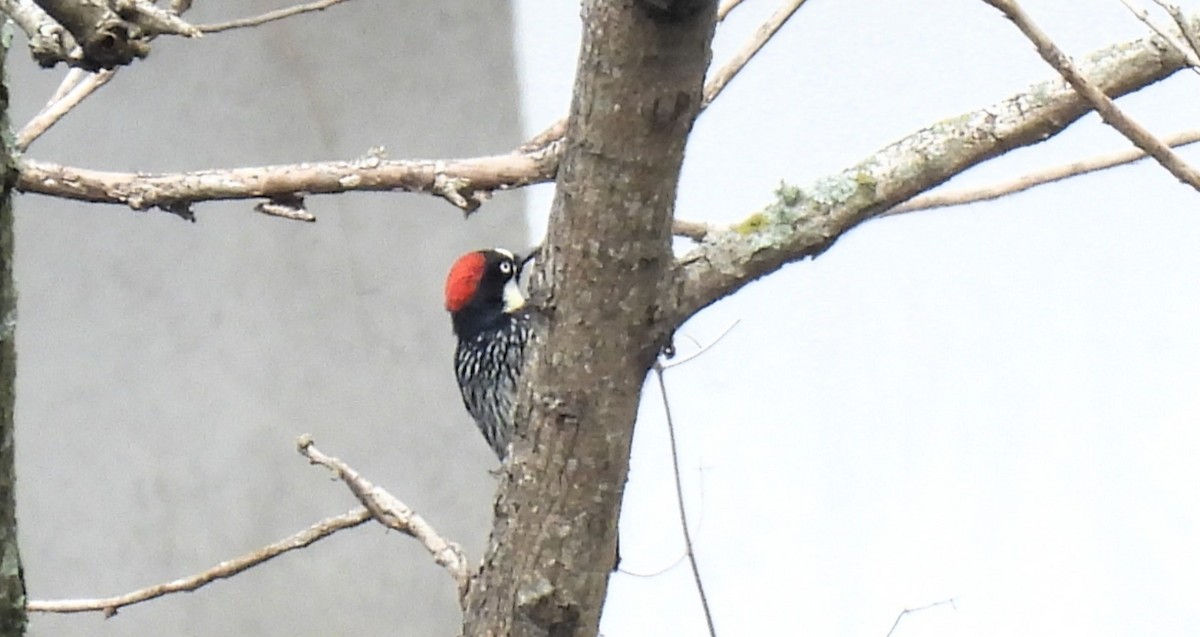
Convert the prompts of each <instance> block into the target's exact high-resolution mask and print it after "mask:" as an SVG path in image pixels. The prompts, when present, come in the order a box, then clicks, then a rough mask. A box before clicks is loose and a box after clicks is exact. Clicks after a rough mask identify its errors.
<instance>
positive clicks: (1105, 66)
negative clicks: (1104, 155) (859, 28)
mask: <svg viewBox="0 0 1200 637" xmlns="http://www.w3.org/2000/svg"><path fill="white" fill-rule="evenodd" d="M1185 64H1186V62H1185V60H1184V58H1183V56H1182V55H1181V54H1180V53H1179V52H1177V51H1175V50H1174V49H1173V48H1170V47H1167V46H1165V45H1163V44H1161V42H1160V41H1159V40H1158V39H1157V38H1152V37H1146V38H1141V39H1139V40H1134V41H1131V42H1121V43H1117V44H1115V45H1112V46H1109V47H1106V48H1103V49H1100V50H1097V51H1095V52H1093V53H1091V54H1090V55H1087V56H1085V57H1084V58H1082V59H1081V61H1080V63H1079V68H1080V70H1081V71H1082V73H1083V74H1084V75H1086V76H1088V77H1090V78H1091V81H1092V82H1094V83H1095V85H1097V86H1099V87H1100V88H1101V89H1102V90H1104V91H1105V92H1106V93H1108V94H1110V95H1112V96H1120V95H1124V94H1126V93H1129V92H1132V91H1135V90H1138V89H1140V88H1142V87H1144V86H1147V85H1149V84H1152V83H1154V82H1156V81H1158V80H1161V79H1163V78H1165V77H1167V76H1169V75H1171V74H1172V73H1174V72H1176V71H1178V70H1179V69H1181V68H1185ZM1089 110H1091V104H1090V102H1088V101H1087V100H1086V99H1084V98H1083V97H1082V96H1081V95H1080V94H1079V93H1078V92H1077V91H1075V90H1074V89H1073V88H1072V87H1071V86H1070V85H1069V84H1067V83H1065V82H1064V81H1063V80H1062V79H1060V78H1055V79H1053V80H1049V81H1046V82H1040V83H1037V84H1034V85H1032V86H1029V87H1028V88H1026V89H1025V91H1023V92H1021V93H1019V94H1017V95H1015V96H1013V97H1010V98H1008V99H1006V100H1003V101H1001V102H999V103H997V104H993V105H991V106H988V107H986V108H982V109H979V110H976V111H972V112H968V113H964V114H962V115H959V116H957V117H953V118H950V119H947V120H943V121H941V122H938V123H936V124H933V125H932V126H929V127H927V128H924V129H922V130H919V131H917V132H915V133H913V134H911V135H909V136H908V137H905V138H903V139H901V140H900V141H898V142H896V143H894V144H891V145H890V146H887V147H885V148H883V149H881V150H879V151H877V152H875V153H874V154H872V155H871V156H870V157H868V158H867V159H866V160H864V161H863V162H861V163H859V164H857V165H855V166H852V167H850V168H848V169H846V170H843V171H842V172H840V173H837V174H834V175H831V176H828V177H825V178H822V179H819V180H817V181H816V182H814V183H812V184H810V185H809V186H807V187H805V188H799V187H794V186H787V185H784V186H783V187H781V188H780V189H779V191H778V192H777V193H776V198H775V201H774V202H772V203H771V204H770V205H768V206H766V207H765V208H764V209H763V210H762V211H760V212H758V213H755V214H753V215H750V216H749V217H748V218H746V219H745V220H743V221H742V222H741V223H739V224H736V225H734V226H733V227H732V228H729V229H726V230H724V231H720V232H716V231H714V232H711V233H709V235H708V236H707V237H706V238H705V239H704V241H703V242H702V243H701V244H700V246H698V247H697V248H696V249H695V250H693V251H692V252H691V253H689V254H687V255H684V256H683V257H682V258H681V259H680V264H681V266H682V267H681V274H680V279H681V282H680V286H679V288H678V290H677V292H676V296H675V299H674V307H675V312H674V317H673V318H674V322H675V323H676V324H678V323H682V322H683V321H684V320H686V319H687V318H688V317H690V316H692V315H693V314H695V313H696V312H697V311H699V310H700V309H702V308H704V307H707V306H708V305H709V304H711V303H713V302H715V301H717V300H718V299H720V298H723V297H725V296H727V295H729V294H732V293H733V292H735V291H737V290H739V289H741V287H742V286H744V285H746V284H747V283H749V282H750V281H753V280H755V279H757V278H758V277H761V276H763V275H766V274H769V273H770V272H773V271H775V270H776V269H778V268H780V267H781V266H783V265H784V264H786V263H790V262H792V261H797V260H800V259H803V258H805V257H814V256H816V255H818V254H820V253H822V252H824V251H825V250H827V249H829V247H830V246H831V245H833V243H834V242H835V241H837V239H838V237H840V236H841V235H842V234H844V233H845V232H847V231H848V230H850V229H851V228H853V227H855V226H857V225H858V224H859V223H862V222H863V221H865V220H867V219H870V218H871V217H874V216H877V215H879V214H881V213H882V212H884V211H886V210H887V209H889V208H891V207H893V206H895V205H897V204H900V203H901V202H903V201H905V200H907V199H909V198H911V197H913V196H915V195H917V194H919V193H921V192H924V191H926V190H929V189H930V188H933V187H934V186H936V185H938V184H941V183H943V182H945V181H946V180H948V179H950V178H951V177H953V176H954V175H957V174H959V173H961V172H962V171H964V170H966V169H967V168H970V167H971V166H974V165H976V164H979V163H981V162H983V161H986V160H988V159H991V158H992V157H996V156H997V155H1000V154H1003V153H1005V152H1007V151H1009V150H1012V149H1014V148H1018V147H1021V146H1028V145H1031V144H1035V143H1038V142H1041V141H1044V140H1045V139H1047V138H1049V137H1051V136H1053V135H1055V134H1056V133H1058V132H1060V131H1062V130H1063V129H1064V128H1066V127H1067V126H1068V125H1070V124H1071V123H1073V122H1074V121H1075V120H1077V119H1079V118H1080V117H1082V116H1083V115H1084V114H1085V113H1087V112H1088V111H1089Z"/></svg>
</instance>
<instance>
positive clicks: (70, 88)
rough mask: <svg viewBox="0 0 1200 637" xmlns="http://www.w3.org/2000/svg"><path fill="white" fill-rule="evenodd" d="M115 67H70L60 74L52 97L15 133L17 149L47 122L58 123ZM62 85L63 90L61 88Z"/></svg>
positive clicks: (26, 145)
mask: <svg viewBox="0 0 1200 637" xmlns="http://www.w3.org/2000/svg"><path fill="white" fill-rule="evenodd" d="M116 72H117V71H116V69H103V70H100V71H97V72H96V73H88V72H86V71H84V70H82V69H71V70H70V71H69V72H68V73H67V76H66V77H64V78H63V82H62V84H60V85H59V89H58V90H57V91H55V94H54V97H52V98H51V99H50V102H49V103H47V104H46V106H45V107H43V108H42V110H41V112H39V113H38V114H37V115H35V116H34V117H33V119H31V120H29V122H28V123H26V124H25V126H24V127H22V128H21V131H20V132H19V133H17V141H16V146H17V150H21V151H24V150H26V149H28V148H29V145H30V144H32V143H33V142H34V141H35V140H37V138H38V137H41V136H42V135H43V134H44V133H45V132H46V131H47V130H50V127H51V126H54V125H55V124H56V123H58V121H59V120H61V119H62V118H63V116H65V115H66V114H67V113H69V112H71V109H73V108H75V107H76V106H78V105H79V103H80V102H82V101H83V100H84V99H85V98H87V96H89V95H91V94H92V93H95V92H96V89H98V88H100V87H101V86H104V85H105V84H108V81H109V80H111V79H112V78H113V75H115V74H116ZM64 88H66V89H67V90H66V92H65V93H64V92H63V89H64Z"/></svg>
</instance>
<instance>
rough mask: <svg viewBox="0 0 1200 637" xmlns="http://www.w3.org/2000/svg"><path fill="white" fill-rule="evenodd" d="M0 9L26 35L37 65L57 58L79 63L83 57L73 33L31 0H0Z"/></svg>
mask: <svg viewBox="0 0 1200 637" xmlns="http://www.w3.org/2000/svg"><path fill="white" fill-rule="evenodd" d="M0 12H3V13H5V14H7V15H8V17H10V18H12V20H13V22H15V23H16V24H17V26H18V27H20V28H21V30H22V31H24V32H25V35H26V37H28V38H29V52H30V53H31V54H33V59H34V60H36V61H37V63H38V64H40V65H42V66H45V67H51V66H54V65H55V64H57V63H58V62H60V61H64V60H65V61H67V62H79V61H80V60H82V59H83V49H82V48H81V47H80V46H79V43H78V42H77V41H76V40H75V36H73V35H71V32H70V31H67V30H66V29H64V28H63V26H62V25H61V24H59V23H58V22H57V21H56V20H55V19H54V18H51V17H50V14H48V13H46V12H45V11H44V10H43V9H42V8H41V7H39V6H38V5H37V4H35V3H34V2H33V0H0Z"/></svg>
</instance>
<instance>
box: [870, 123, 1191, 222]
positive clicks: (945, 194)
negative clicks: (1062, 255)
mask: <svg viewBox="0 0 1200 637" xmlns="http://www.w3.org/2000/svg"><path fill="white" fill-rule="evenodd" d="M1162 141H1163V143H1164V144H1166V145H1168V146H1171V147H1175V146H1185V145H1187V144H1194V143H1196V142H1200V129H1193V130H1188V131H1183V132H1180V133H1175V134H1174V135H1171V136H1169V137H1164V138H1162ZM1145 158H1146V153H1145V152H1144V151H1142V150H1140V149H1137V148H1130V149H1128V150H1123V151H1120V152H1115V153H1107V154H1104V155H1096V156H1095V157H1089V158H1087V159H1081V160H1079V161H1075V162H1071V163H1067V164H1062V165H1059V166H1053V167H1050V168H1047V169H1045V170H1039V171H1036V172H1031V173H1027V174H1024V175H1021V176H1020V177H1017V178H1016V179H1011V180H1008V181H1002V182H999V183H995V184H989V185H987V186H983V187H981V188H963V189H959V190H944V191H939V192H932V193H929V194H925V195H920V196H918V197H913V198H912V199H909V200H908V201H906V202H904V203H902V204H900V205H898V206H896V207H894V208H892V209H891V210H888V211H887V212H886V213H884V214H885V215H898V214H902V213H905V212H914V211H917V210H929V209H931V208H944V207H947V206H961V205H963V204H968V203H975V202H977V201H988V200H991V199H999V198H1000V197H1004V196H1006V195H1011V194H1013V193H1018V192H1021V191H1024V190H1029V189H1030V188H1033V187H1035V186H1041V185H1044V184H1049V183H1053V182H1056V181H1061V180H1063V179H1067V178H1070V177H1077V176H1079V175H1085V174H1087V173H1090V172H1096V171H1099V170H1105V169H1108V168H1113V167H1116V166H1122V165H1125V164H1130V163H1133V162H1135V161H1139V160H1142V159H1145Z"/></svg>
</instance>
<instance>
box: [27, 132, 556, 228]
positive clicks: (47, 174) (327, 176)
mask: <svg viewBox="0 0 1200 637" xmlns="http://www.w3.org/2000/svg"><path fill="white" fill-rule="evenodd" d="M557 150H558V148H557V146H551V147H549V148H547V149H545V150H541V151H537V152H532V153H527V154H512V155H497V156H492V157H476V158H471V159H450V160H395V161H389V160H384V159H380V158H379V157H378V156H375V155H369V156H367V157H364V158H362V159H359V160H356V161H334V162H321V163H308V164H291V165H282V166H259V167H252V168H233V169H229V170H203V171H196V172H188V173H169V174H159V175H153V174H144V173H117V172H106V171H101V170H87V169H83V168H73V167H69V166H60V165H58V164H52V163H48V162H40V161H36V160H32V159H23V160H22V161H21V163H20V171H21V172H20V176H19V178H18V180H17V189H18V190H20V191H22V192H31V193H38V194H42V195H51V196H55V197H62V198H66V199H76V200H80V201H92V202H101V203H118V204H124V205H127V206H129V207H130V208H133V209H134V210H145V209H148V208H154V207H158V208H164V209H167V208H169V207H172V206H180V205H183V206H188V205H191V204H193V203H196V202H201V201H215V200H225V199H260V198H266V199H274V198H278V197H283V196H302V195H304V194H329V193H338V192H351V191H362V190H371V191H388V190H403V191H408V192H426V193H431V194H435V195H438V196H440V197H442V198H444V199H446V200H447V201H449V202H450V203H451V204H453V205H454V206H456V207H458V208H461V209H462V210H464V211H466V212H472V211H474V210H475V209H477V208H478V207H479V205H480V203H481V202H483V201H484V200H486V199H487V197H488V196H490V193H491V192H492V191H494V190H503V189H507V188H512V187H516V186H523V185H525V184H530V183H537V182H543V181H548V180H550V179H552V178H553V176H554V171H555V170H556V169H557V166H558V153H557Z"/></svg>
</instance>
